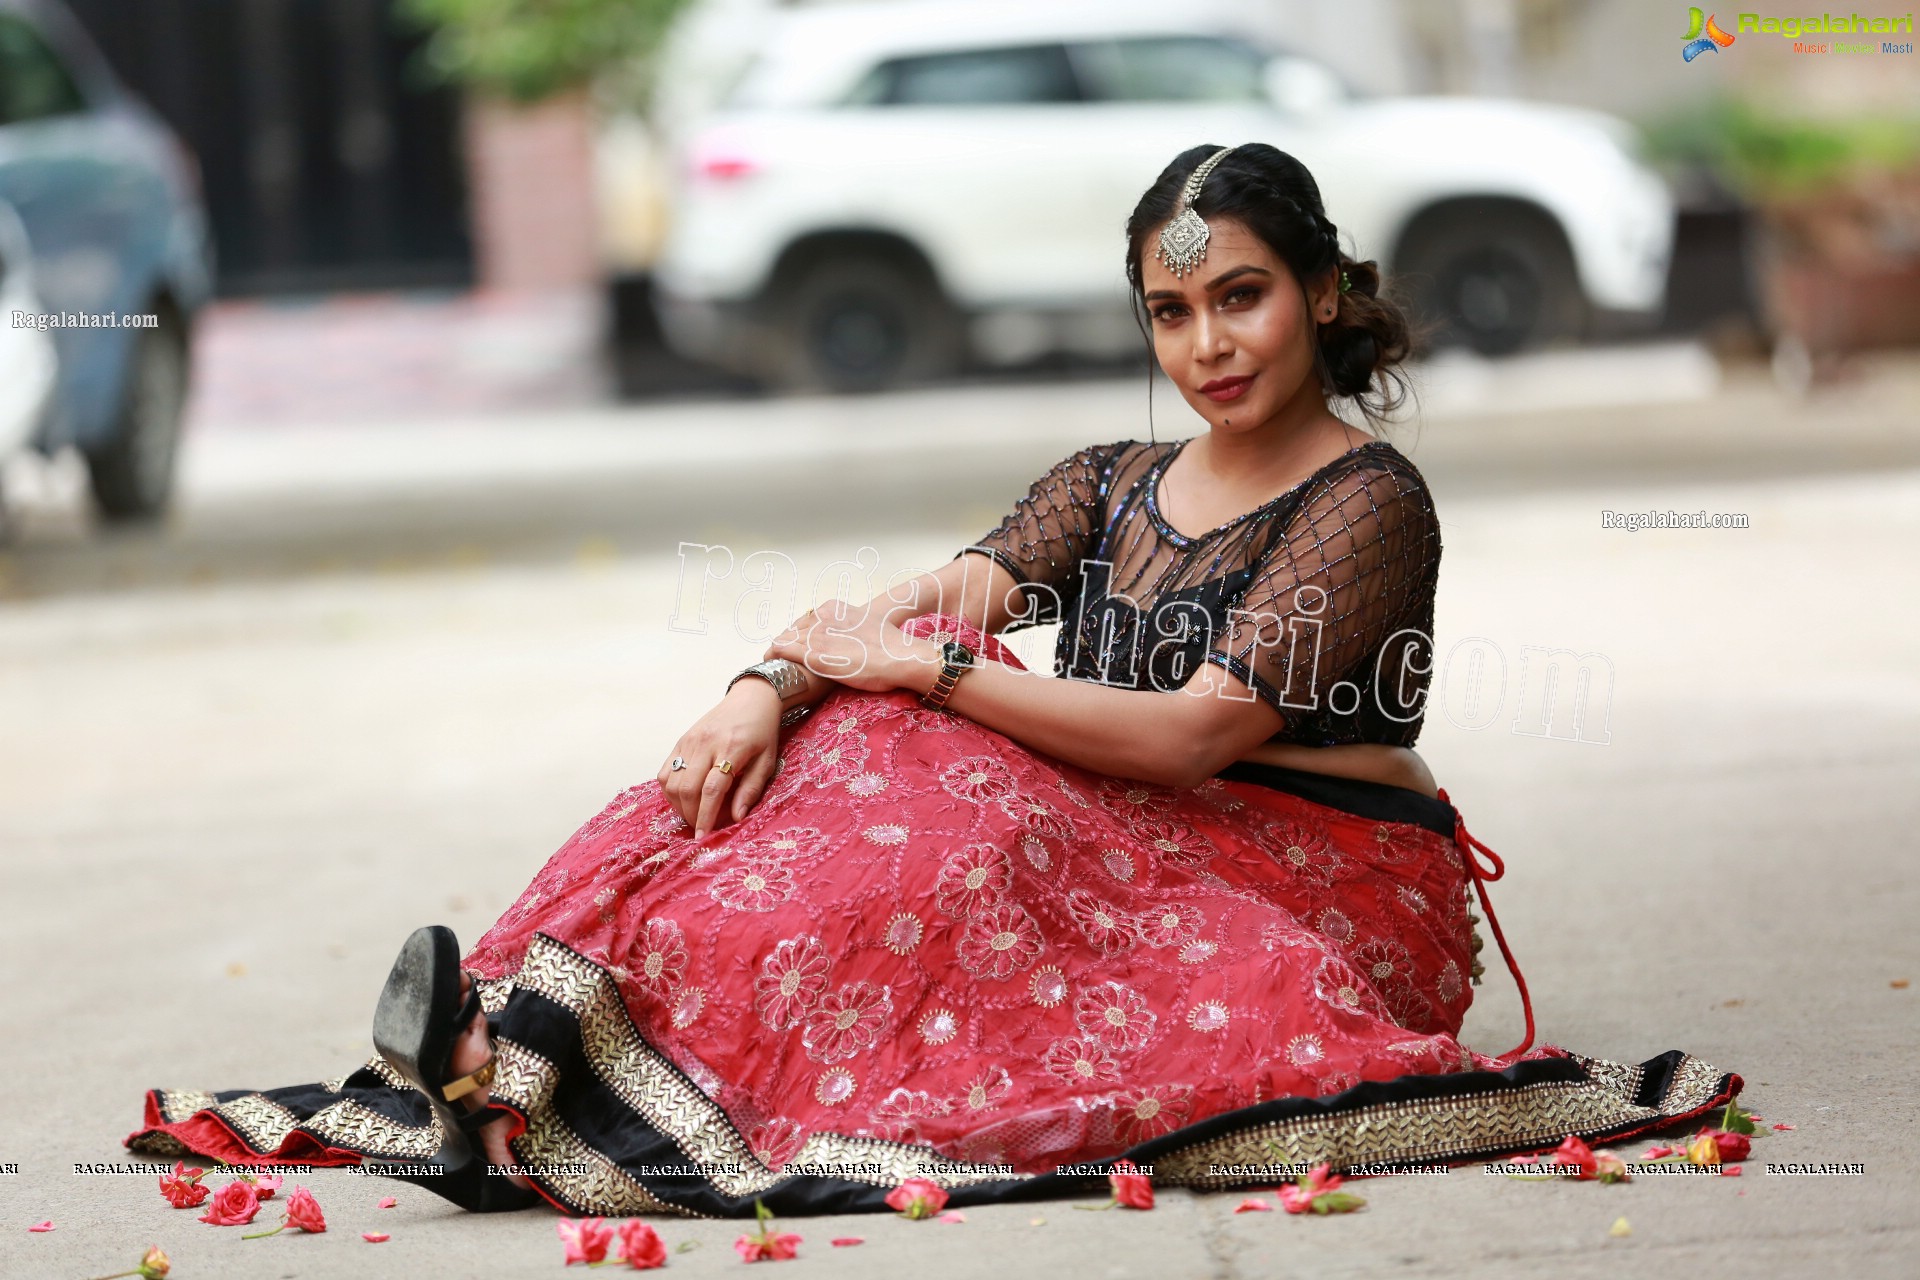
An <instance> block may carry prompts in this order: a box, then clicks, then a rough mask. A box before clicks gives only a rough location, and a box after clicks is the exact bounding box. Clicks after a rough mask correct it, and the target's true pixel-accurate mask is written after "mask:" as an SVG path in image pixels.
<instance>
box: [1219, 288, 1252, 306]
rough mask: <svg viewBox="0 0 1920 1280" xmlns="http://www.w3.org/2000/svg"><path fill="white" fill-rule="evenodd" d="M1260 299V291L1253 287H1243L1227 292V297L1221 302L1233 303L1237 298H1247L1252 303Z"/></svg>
mask: <svg viewBox="0 0 1920 1280" xmlns="http://www.w3.org/2000/svg"><path fill="white" fill-rule="evenodd" d="M1259 297H1260V291H1259V290H1258V289H1255V288H1253V287H1251V286H1242V287H1240V288H1238V289H1229V290H1227V296H1226V297H1225V298H1223V299H1221V301H1223V302H1232V301H1233V300H1234V299H1235V298H1245V299H1246V300H1247V301H1249V302H1251V301H1254V300H1257V299H1258V298H1259Z"/></svg>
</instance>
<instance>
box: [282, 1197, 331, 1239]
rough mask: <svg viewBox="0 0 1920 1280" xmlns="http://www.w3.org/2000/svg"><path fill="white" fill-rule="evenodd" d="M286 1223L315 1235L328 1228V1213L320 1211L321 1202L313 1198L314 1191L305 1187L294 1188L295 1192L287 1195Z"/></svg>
mask: <svg viewBox="0 0 1920 1280" xmlns="http://www.w3.org/2000/svg"><path fill="white" fill-rule="evenodd" d="M285 1225H287V1226H289V1227H298V1228H300V1229H301V1230H302V1231H311V1232H313V1233H314V1234H315V1235H318V1234H319V1233H320V1232H322V1231H325V1230H326V1229H327V1218H326V1215H325V1214H323V1213H321V1212H320V1202H319V1201H318V1200H315V1199H314V1198H313V1192H311V1191H309V1190H307V1189H306V1188H305V1187H295V1188H294V1189H293V1194H292V1195H290V1196H288V1197H287V1219H286V1224H285Z"/></svg>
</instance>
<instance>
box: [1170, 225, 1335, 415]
mask: <svg viewBox="0 0 1920 1280" xmlns="http://www.w3.org/2000/svg"><path fill="white" fill-rule="evenodd" d="M1207 228H1208V232H1209V235H1208V239H1207V256H1206V259H1205V260H1204V261H1202V262H1201V263H1199V265H1198V266H1196V267H1195V269H1194V270H1192V271H1190V272H1188V273H1187V274H1186V275H1185V276H1183V277H1176V276H1175V275H1174V274H1173V272H1171V271H1169V270H1168V269H1167V266H1166V264H1165V263H1163V262H1161V261H1160V259H1159V258H1157V257H1155V256H1154V254H1153V250H1154V247H1155V246H1156V245H1157V244H1158V243H1159V232H1158V231H1157V230H1155V231H1153V232H1150V233H1149V234H1148V236H1147V240H1146V245H1147V248H1146V250H1145V253H1144V255H1143V256H1144V261H1143V262H1142V263H1141V284H1142V286H1143V292H1144V294H1145V301H1146V306H1147V314H1148V316H1149V317H1150V319H1151V324H1152V333H1153V352H1154V355H1155V356H1156V357H1157V358H1158V359H1159V361H1160V367H1161V369H1163V370H1165V372H1166V375H1167V377H1169V378H1171V379H1172V380H1173V384H1174V385H1175V386H1176V387H1179V388H1180V394H1181V395H1183V396H1185V397H1186V400H1187V403H1188V404H1190V405H1192V406H1193V408H1194V412H1196V413H1198V414H1199V415H1200V416H1201V417H1203V418H1205V419H1206V420H1207V422H1208V423H1209V424H1210V425H1212V426H1213V427H1215V428H1220V427H1225V428H1227V429H1228V430H1230V431H1235V432H1238V431H1243V430H1252V429H1253V428H1256V427H1258V426H1260V425H1261V424H1263V423H1265V422H1268V421H1270V420H1272V419H1273V417H1274V416H1275V415H1276V414H1278V413H1280V412H1281V410H1282V409H1284V408H1285V407H1286V406H1288V405H1289V404H1290V403H1291V402H1293V401H1294V400H1295V398H1296V397H1297V396H1299V395H1300V394H1301V392H1302V389H1303V388H1307V389H1309V390H1310V391H1311V392H1312V393H1313V395H1314V398H1315V399H1316V400H1317V401H1319V402H1321V404H1322V405H1324V400H1325V397H1324V396H1321V395H1319V381H1318V379H1317V378H1316V377H1315V376H1314V372H1313V347H1312V344H1313V343H1314V342H1315V341H1316V340H1317V339H1316V337H1315V332H1316V326H1315V324H1314V323H1313V321H1312V320H1311V319H1309V312H1308V303H1309V301H1311V303H1312V306H1313V312H1314V314H1318V313H1319V312H1320V310H1321V309H1322V308H1323V307H1325V306H1327V305H1330V304H1331V302H1332V298H1333V293H1332V287H1333V286H1332V273H1328V279H1327V280H1326V281H1325V282H1322V283H1321V284H1320V285H1318V286H1316V287H1315V289H1314V290H1313V296H1312V297H1311V299H1309V298H1308V297H1307V296H1306V291H1304V290H1303V289H1302V287H1301V284H1300V282H1299V281H1298V280H1296V279H1295V278H1294V275H1293V272H1292V270H1291V269H1290V268H1289V267H1288V266H1287V264H1286V263H1285V262H1284V261H1282V260H1281V259H1280V257H1279V255H1278V254H1276V253H1274V251H1273V250H1272V248H1270V247H1269V246H1268V244H1267V242H1266V241H1264V240H1262V239H1261V238H1260V237H1259V236H1257V235H1255V234H1254V233H1253V232H1252V231H1251V230H1249V229H1248V228H1247V227H1246V225H1245V224H1244V223H1242V222H1240V221H1239V220H1238V219H1234V218H1222V217H1215V218H1210V219H1208V221H1207Z"/></svg>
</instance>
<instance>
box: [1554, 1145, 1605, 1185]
mask: <svg viewBox="0 0 1920 1280" xmlns="http://www.w3.org/2000/svg"><path fill="white" fill-rule="evenodd" d="M1548 1162H1549V1163H1551V1164H1563V1165H1573V1166H1576V1167H1578V1168H1579V1170H1580V1178H1581V1181H1583V1182H1584V1181H1585V1180H1586V1179H1588V1178H1591V1177H1595V1176H1596V1173H1595V1167H1594V1158H1593V1148H1592V1147H1589V1146H1588V1145H1587V1144H1586V1143H1584V1142H1582V1141H1581V1140H1580V1139H1578V1138H1576V1137H1574V1136H1573V1135H1572V1134H1568V1135H1567V1137H1566V1140H1565V1141H1564V1142H1562V1143H1561V1144H1560V1145H1559V1146H1557V1147H1555V1148H1554V1149H1553V1154H1552V1155H1551V1156H1550V1157H1548Z"/></svg>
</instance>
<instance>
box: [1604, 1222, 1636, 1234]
mask: <svg viewBox="0 0 1920 1280" xmlns="http://www.w3.org/2000/svg"><path fill="white" fill-rule="evenodd" d="M1607 1234H1608V1235H1610V1236H1630V1235H1632V1234H1633V1224H1632V1223H1630V1222H1628V1221H1627V1220H1626V1219H1625V1218H1615V1219H1614V1220H1613V1226H1611V1227H1609V1228H1608V1229H1607Z"/></svg>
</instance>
